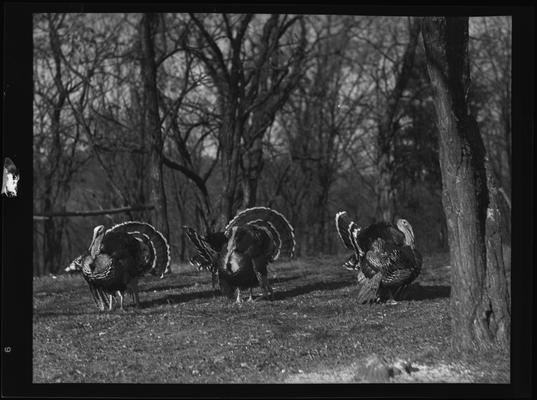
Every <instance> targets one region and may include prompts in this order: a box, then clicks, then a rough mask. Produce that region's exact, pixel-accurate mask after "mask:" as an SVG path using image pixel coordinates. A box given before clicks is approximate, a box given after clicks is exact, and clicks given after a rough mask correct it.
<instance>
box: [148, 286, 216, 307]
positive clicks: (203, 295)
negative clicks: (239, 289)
mask: <svg viewBox="0 0 537 400" xmlns="http://www.w3.org/2000/svg"><path fill="white" fill-rule="evenodd" d="M219 296H220V291H218V290H204V291H201V292H189V293H178V294H170V295H167V296H164V297H159V298H158V299H152V300H147V301H142V300H140V308H141V309H145V308H150V307H153V306H159V305H167V304H170V305H171V304H180V303H186V302H187V301H190V300H199V299H209V298H213V297H219Z"/></svg>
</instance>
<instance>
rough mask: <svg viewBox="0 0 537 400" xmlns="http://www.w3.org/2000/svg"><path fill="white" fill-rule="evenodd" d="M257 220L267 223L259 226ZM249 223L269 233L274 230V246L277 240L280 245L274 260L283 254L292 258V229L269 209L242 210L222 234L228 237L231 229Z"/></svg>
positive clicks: (293, 249) (284, 220)
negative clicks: (275, 234)
mask: <svg viewBox="0 0 537 400" xmlns="http://www.w3.org/2000/svg"><path fill="white" fill-rule="evenodd" d="M259 220H262V221H266V222H267V223H266V224H265V223H263V224H262V225H261V223H260V222H259ZM250 223H251V224H254V225H259V226H262V227H264V228H266V229H269V230H270V232H272V231H273V230H274V231H275V232H276V233H277V236H275V237H274V239H275V244H277V241H278V240H279V242H280V244H279V246H278V245H277V246H276V247H277V248H278V251H277V252H276V253H275V255H274V259H276V258H277V257H278V256H279V255H280V254H283V255H284V256H287V257H293V254H294V251H295V247H296V241H295V233H294V229H293V227H292V226H291V224H290V223H289V221H288V220H287V218H285V217H284V216H283V215H282V214H281V213H279V212H278V211H275V210H273V209H271V208H268V207H252V208H247V209H245V210H242V211H241V212H239V213H238V214H237V215H236V216H235V218H233V219H232V220H231V221H230V222H229V223H228V224H227V226H226V228H225V229H224V232H225V234H226V236H228V237H229V235H230V232H231V228H233V227H235V226H241V225H246V224H250ZM273 236H274V235H273Z"/></svg>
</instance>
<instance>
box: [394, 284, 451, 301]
mask: <svg viewBox="0 0 537 400" xmlns="http://www.w3.org/2000/svg"><path fill="white" fill-rule="evenodd" d="M450 294H451V287H450V286H445V285H441V286H435V285H427V286H423V285H420V284H419V283H413V284H411V285H410V286H408V287H407V288H406V290H405V291H404V292H403V293H402V295H401V300H407V301H410V300H433V299H438V298H446V297H449V296H450Z"/></svg>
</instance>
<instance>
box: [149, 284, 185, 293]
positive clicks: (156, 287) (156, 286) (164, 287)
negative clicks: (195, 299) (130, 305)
mask: <svg viewBox="0 0 537 400" xmlns="http://www.w3.org/2000/svg"><path fill="white" fill-rule="evenodd" d="M194 285H195V283H187V284H180V285H162V286H161V285H159V284H158V283H155V284H151V285H150V284H146V285H144V286H143V287H141V288H140V293H142V292H152V291H154V290H156V291H157V292H160V291H164V290H175V289H184V288H188V287H192V286H194Z"/></svg>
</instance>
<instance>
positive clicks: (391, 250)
mask: <svg viewBox="0 0 537 400" xmlns="http://www.w3.org/2000/svg"><path fill="white" fill-rule="evenodd" d="M336 228H337V231H338V233H339V235H340V237H341V239H342V241H343V243H344V244H345V246H346V247H347V248H349V249H352V250H353V251H354V255H353V256H351V258H350V259H349V260H347V262H346V263H345V264H344V266H346V267H347V268H349V269H356V270H358V284H359V290H358V300H359V301H360V302H363V303H370V302H373V301H379V300H386V299H388V302H389V304H396V301H395V300H394V297H395V296H397V295H398V294H399V293H400V292H401V290H403V289H404V288H405V287H406V286H408V285H409V284H410V283H411V282H412V281H414V279H416V277H417V276H418V275H419V273H420V271H421V265H422V256H421V254H420V252H419V251H418V250H417V249H416V248H415V240H414V231H413V229H412V226H411V225H410V223H409V222H408V221H407V220H405V219H399V220H398V221H397V223H396V226H393V225H392V224H390V223H387V222H377V223H374V224H371V225H369V226H368V227H366V228H364V229H362V228H360V227H358V225H357V224H356V223H355V222H353V221H351V220H350V219H349V218H348V217H347V215H346V212H339V213H337V214H336Z"/></svg>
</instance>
